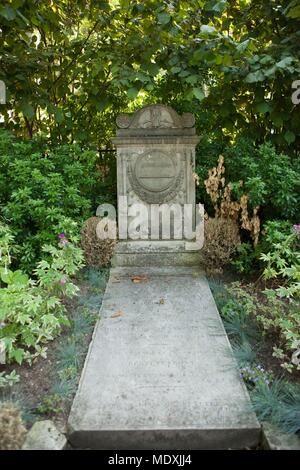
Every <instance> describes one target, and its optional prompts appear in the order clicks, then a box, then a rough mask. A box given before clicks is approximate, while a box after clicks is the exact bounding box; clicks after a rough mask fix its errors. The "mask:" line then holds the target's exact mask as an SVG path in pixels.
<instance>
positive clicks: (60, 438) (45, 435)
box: [22, 420, 67, 450]
mask: <svg viewBox="0 0 300 470" xmlns="http://www.w3.org/2000/svg"><path fill="white" fill-rule="evenodd" d="M66 445H67V439H66V437H65V436H64V435H63V434H62V433H61V432H59V431H58V429H57V428H56V426H55V424H54V423H53V422H52V421H51V420H44V421H37V422H36V423H34V425H33V426H32V428H31V429H30V431H29V432H28V433H27V436H26V438H25V442H24V444H23V446H22V450H63V449H65V447H66Z"/></svg>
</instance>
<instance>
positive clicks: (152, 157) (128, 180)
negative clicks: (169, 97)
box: [113, 105, 199, 265]
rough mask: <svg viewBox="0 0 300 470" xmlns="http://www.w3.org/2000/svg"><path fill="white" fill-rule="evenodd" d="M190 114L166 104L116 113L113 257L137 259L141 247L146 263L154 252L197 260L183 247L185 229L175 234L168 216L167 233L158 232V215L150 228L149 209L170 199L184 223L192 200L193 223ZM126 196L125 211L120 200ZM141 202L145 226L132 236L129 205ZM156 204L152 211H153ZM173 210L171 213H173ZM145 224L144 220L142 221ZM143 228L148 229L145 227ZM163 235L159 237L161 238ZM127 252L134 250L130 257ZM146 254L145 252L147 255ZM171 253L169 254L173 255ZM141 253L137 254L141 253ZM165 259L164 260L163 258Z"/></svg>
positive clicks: (122, 260) (194, 140)
mask: <svg viewBox="0 0 300 470" xmlns="http://www.w3.org/2000/svg"><path fill="white" fill-rule="evenodd" d="M194 123H195V120H194V116H193V115H192V114H191V113H184V114H183V115H182V116H179V115H178V114H177V113H176V111H174V110H173V109H172V108H170V107H169V106H162V105H150V106H146V107H145V108H142V109H140V110H138V111H136V112H135V113H134V114H133V115H129V114H120V115H119V116H118V118H117V126H118V130H117V135H116V137H115V138H114V139H113V143H114V144H115V145H116V149H117V182H118V203H119V211H118V225H119V234H120V238H121V239H122V240H123V243H121V244H119V246H118V249H117V254H116V257H115V260H116V264H119V265H127V264H128V263H130V261H131V262H133V263H134V264H136V263H137V260H136V257H135V256H134V255H135V253H137V252H139V254H140V252H141V251H142V252H143V253H144V256H145V257H146V258H147V259H146V260H145V261H146V262H147V263H148V264H156V260H155V253H156V252H164V253H166V257H165V261H166V260H167V253H173V252H174V251H175V252H176V253H177V254H178V253H180V256H177V257H176V258H175V259H174V257H173V256H171V257H170V262H171V261H172V262H171V264H174V263H175V264H176V260H177V261H180V262H179V264H182V263H183V264H191V262H192V264H198V263H199V257H197V256H196V258H195V256H193V255H192V256H191V254H190V253H186V246H185V233H184V229H182V237H181V236H180V235H179V237H178V236H176V235H175V233H176V232H175V228H174V227H175V226H174V224H175V222H174V220H173V219H172V220H171V225H170V236H167V238H166V236H163V235H162V232H163V230H162V226H161V224H162V217H161V216H160V217H159V218H158V220H159V222H158V229H157V230H156V231H154V230H153V226H152V225H151V224H152V222H153V217H154V215H153V214H157V212H155V211H156V210H157V209H155V207H156V208H157V206H160V207H161V206H162V205H166V204H167V205H168V207H170V208H172V209H171V213H172V214H174V212H172V210H174V207H175V206H174V205H177V209H178V210H179V216H178V212H177V213H176V216H177V218H178V217H179V219H180V217H181V219H180V224H182V227H183V215H184V213H185V212H184V211H185V209H184V206H185V205H186V206H188V205H189V206H190V210H191V212H190V213H191V225H192V230H193V231H194V229H195V181H194V178H193V172H194V171H195V147H196V144H197V143H198V142H199V137H198V136H196V132H195V127H194ZM123 201H125V202H126V211H125V213H124V210H123V207H121V202H123ZM136 204H143V205H144V206H145V207H146V209H147V211H148V219H147V224H146V225H147V228H146V230H144V232H142V229H141V233H143V235H142V236H141V239H140V240H134V241H133V240H132V239H131V237H130V234H129V230H128V227H130V224H131V222H132V219H133V217H134V216H133V215H132V214H131V212H130V209H131V208H132V207H133V205H136ZM152 209H154V212H152ZM172 214H171V218H172ZM143 227H144V228H145V226H143ZM145 232H146V233H145ZM161 241H163V243H160V242H161ZM126 254H130V255H132V256H130V257H128V256H126ZM147 255H148V257H147ZM171 258H172V259H171ZM139 259H141V258H139ZM166 264H169V262H168V260H167V263H166Z"/></svg>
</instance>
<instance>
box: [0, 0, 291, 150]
mask: <svg viewBox="0 0 300 470" xmlns="http://www.w3.org/2000/svg"><path fill="white" fill-rule="evenodd" d="M299 40H300V5H299V2H298V0H292V1H291V0H281V1H279V0H228V1H225V0H198V1H196V0H193V1H182V0H169V1H157V0H143V1H130V0H103V1H94V0H73V1H72V2H71V1H67V0H58V1H55V2H54V1H52V0H43V1H39V0H3V1H2V2H1V7H0V60H1V66H0V80H3V81H4V82H5V85H6V89H7V102H6V105H1V108H0V112H1V113H2V114H3V115H4V125H5V126H6V127H7V128H11V129H13V130H14V131H15V132H16V133H17V134H19V135H22V136H28V137H29V138H31V137H33V136H34V135H36V134H44V135H47V136H50V138H51V139H52V140H58V141H66V142H67V141H70V142H73V141H76V142H78V141H80V142H89V143H94V144H97V145H101V146H103V145H109V138H110V136H111V133H112V131H113V127H114V119H115V116H116V114H117V113H118V112H120V111H124V110H127V111H128V110H131V109H134V108H135V107H137V106H140V105H141V104H143V105H144V104H146V103H153V102H163V103H165V104H171V105H172V106H174V107H175V108H177V109H178V110H192V111H193V112H194V113H195V114H196V117H197V116H198V121H197V122H198V125H201V127H204V128H205V129H206V130H207V131H213V132H219V133H220V134H222V135H225V136H226V135H230V136H231V137H234V136H236V135H240V134H247V135H248V136H250V137H252V138H253V140H255V141H256V142H258V143H262V142H264V141H265V140H270V141H272V142H273V143H274V144H275V145H276V146H278V147H280V148H285V147H286V148H289V147H290V148H292V149H293V151H297V149H298V148H299V142H300V113H299V109H300V108H299V106H300V105H298V106H297V104H294V103H293V102H292V99H291V96H292V93H293V91H294V90H293V89H292V84H293V82H294V81H295V80H299V79H300V50H299Z"/></svg>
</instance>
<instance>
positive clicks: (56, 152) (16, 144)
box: [0, 131, 114, 271]
mask: <svg viewBox="0 0 300 470" xmlns="http://www.w3.org/2000/svg"><path fill="white" fill-rule="evenodd" d="M0 155H1V158H0V168H1V173H0V216H2V218H3V219H4V220H5V221H6V222H7V223H9V224H10V227H11V229H12V231H13V234H14V237H15V243H16V244H17V245H18V256H17V260H16V259H14V258H13V262H14V263H17V264H18V266H21V268H22V269H25V270H26V271H30V270H32V268H33V267H34V266H35V263H36V262H37V261H38V260H39V259H40V257H41V249H42V246H43V245H44V244H45V243H53V242H55V241H56V237H57V233H59V232H67V233H70V232H71V233H73V232H74V231H75V232H76V231H78V232H79V229H78V228H77V226H76V224H74V223H75V222H76V221H77V222H82V221H83V220H84V219H85V218H87V217H89V216H90V215H93V214H94V213H95V210H96V208H97V206H98V204H100V203H101V202H102V200H103V197H105V200H106V201H107V200H109V199H111V200H114V191H112V190H111V195H107V192H108V190H109V188H110V186H111V184H112V183H111V181H109V180H107V179H106V180H105V181H104V180H103V176H102V172H101V171H100V169H99V164H100V163H101V161H100V160H99V156H98V154H97V152H96V151H94V150H88V149H84V148H80V147H79V146H78V145H75V144H74V145H72V144H65V145H56V146H53V147H49V146H48V145H47V143H46V142H44V141H30V142H26V141H19V140H18V139H15V138H13V136H12V135H11V134H9V133H8V132H6V131H2V132H1V131H0Z"/></svg>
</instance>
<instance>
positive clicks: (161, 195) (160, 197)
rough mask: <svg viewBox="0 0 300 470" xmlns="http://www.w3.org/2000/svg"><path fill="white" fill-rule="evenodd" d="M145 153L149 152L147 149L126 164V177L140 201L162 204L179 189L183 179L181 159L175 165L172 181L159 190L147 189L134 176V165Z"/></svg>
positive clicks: (174, 195) (172, 197) (171, 197)
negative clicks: (130, 162)
mask: <svg viewBox="0 0 300 470" xmlns="http://www.w3.org/2000/svg"><path fill="white" fill-rule="evenodd" d="M152 152H156V150H153V151H152ZM159 152H160V153H161V154H163V152H161V151H160V150H159ZM147 154H149V151H147V152H145V153H144V154H142V155H139V156H137V159H136V160H135V162H133V163H132V164H131V165H130V164H129V165H128V178H129V181H130V184H131V187H132V189H133V191H134V192H135V193H136V194H137V195H138V196H139V198H140V199H141V200H142V201H145V202H147V203H148V204H163V203H164V202H168V201H170V200H171V199H174V198H175V197H176V196H177V194H178V192H179V191H180V188H181V186H182V183H183V179H184V170H183V165H182V162H181V161H180V162H178V165H177V166H176V169H177V174H176V175H175V176H174V178H173V181H172V183H171V184H170V186H169V187H168V188H166V189H163V190H161V191H157V190H156V191H151V190H147V189H145V188H144V187H143V186H142V185H141V183H140V182H139V181H138V179H137V176H136V166H137V162H138V159H140V158H143V157H144V156H145V155H147Z"/></svg>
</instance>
